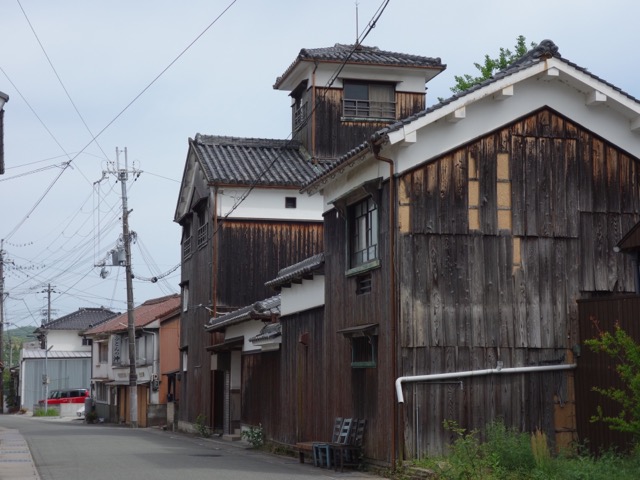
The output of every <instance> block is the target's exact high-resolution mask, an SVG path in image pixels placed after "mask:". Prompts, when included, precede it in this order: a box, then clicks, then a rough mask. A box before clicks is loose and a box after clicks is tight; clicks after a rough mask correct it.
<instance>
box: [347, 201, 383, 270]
mask: <svg viewBox="0 0 640 480" xmlns="http://www.w3.org/2000/svg"><path fill="white" fill-rule="evenodd" d="M349 223H350V230H349V232H350V237H351V241H350V249H349V266H350V268H354V267H357V266H359V265H363V264H365V263H367V262H370V261H372V260H375V259H377V258H378V208H377V206H376V204H375V202H374V201H373V199H372V198H371V197H368V198H366V199H365V200H362V201H361V202H359V203H356V204H354V205H352V206H351V207H350V208H349Z"/></svg>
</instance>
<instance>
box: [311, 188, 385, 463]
mask: <svg viewBox="0 0 640 480" xmlns="http://www.w3.org/2000/svg"><path fill="white" fill-rule="evenodd" d="M381 197H382V199H381V202H380V205H379V207H378V208H379V210H380V219H381V221H380V225H379V232H380V235H379V252H380V260H381V265H382V266H381V268H378V269H376V270H373V271H372V272H371V293H368V294H364V295H356V294H355V292H356V279H355V278H353V277H346V276H345V272H346V271H347V265H346V258H345V257H346V256H345V246H346V222H345V219H344V218H341V217H339V216H338V215H337V214H336V211H330V212H328V213H327V214H326V215H325V231H324V234H325V245H326V248H325V292H326V295H325V299H326V300H325V324H324V338H325V343H326V347H325V350H324V356H323V365H324V368H325V370H326V373H325V375H326V381H327V385H326V405H325V409H324V411H322V412H319V415H320V417H321V419H322V421H324V422H325V427H324V431H325V432H330V428H331V423H332V422H333V418H335V417H338V416H340V417H358V418H366V419H367V426H366V432H365V445H364V452H365V456H366V457H368V458H371V459H377V460H381V461H386V462H390V461H391V446H392V442H391V441H390V435H391V433H392V428H391V422H392V418H393V405H394V395H393V381H394V373H393V372H392V363H391V341H392V334H391V322H390V319H389V292H390V285H389V278H390V277H389V262H388V261H389V257H388V251H389V242H388V239H389V226H388V224H387V223H386V222H385V221H384V220H382V219H384V218H388V217H387V212H388V208H387V207H388V205H389V197H388V188H387V187H385V189H384V192H383V194H382V196H381ZM369 323H378V324H379V335H378V360H377V367H376V368H360V369H353V368H351V346H350V342H349V340H347V339H346V338H344V336H343V335H342V334H340V333H337V331H338V330H340V329H343V328H346V327H351V326H355V325H362V324H369Z"/></svg>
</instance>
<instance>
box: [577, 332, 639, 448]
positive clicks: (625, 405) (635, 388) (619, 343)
mask: <svg viewBox="0 0 640 480" xmlns="http://www.w3.org/2000/svg"><path fill="white" fill-rule="evenodd" d="M596 327H597V324H596ZM585 344H586V345H587V346H588V347H589V348H591V350H593V351H594V352H601V353H604V354H606V355H609V356H610V357H611V358H613V359H615V360H616V372H617V373H618V376H619V377H620V380H622V383H623V385H624V387H623V388H614V387H608V388H602V387H593V388H592V390H593V391H595V392H598V393H600V394H601V395H603V396H605V397H607V398H609V399H611V400H613V401H614V402H616V403H618V404H619V405H620V411H619V412H618V414H617V415H613V416H609V415H604V412H603V411H602V408H601V407H598V411H597V414H596V415H594V416H593V417H591V421H598V420H600V421H603V422H605V423H608V424H609V428H611V429H612V430H618V431H621V432H627V433H630V434H632V435H633V436H634V438H635V439H636V441H637V440H639V439H640V345H639V344H638V343H637V342H636V341H635V340H634V339H633V338H631V337H630V336H629V334H628V333H627V332H625V331H624V330H623V329H622V328H621V327H620V325H619V324H618V323H616V325H615V328H614V331H613V332H604V331H602V330H600V331H599V335H598V337H597V338H594V339H592V340H587V341H585Z"/></svg>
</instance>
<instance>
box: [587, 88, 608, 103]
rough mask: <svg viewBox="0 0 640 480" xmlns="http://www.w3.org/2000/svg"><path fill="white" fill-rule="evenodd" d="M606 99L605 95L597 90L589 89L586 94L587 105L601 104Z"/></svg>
mask: <svg viewBox="0 0 640 480" xmlns="http://www.w3.org/2000/svg"><path fill="white" fill-rule="evenodd" d="M606 101H607V96H606V95H605V94H604V93H602V92H599V91H598V90H591V91H590V92H589V93H588V94H587V105H602V104H603V103H605V102H606Z"/></svg>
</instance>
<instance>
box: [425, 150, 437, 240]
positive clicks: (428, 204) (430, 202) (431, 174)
mask: <svg viewBox="0 0 640 480" xmlns="http://www.w3.org/2000/svg"><path fill="white" fill-rule="evenodd" d="M438 165H439V162H432V163H429V164H428V165H427V168H426V171H425V182H426V183H425V197H424V201H425V203H424V204H423V205H424V208H425V215H426V218H425V220H426V224H425V226H426V232H431V233H435V232H439V231H440V215H439V211H440V188H439V185H438V179H439V174H438Z"/></svg>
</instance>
